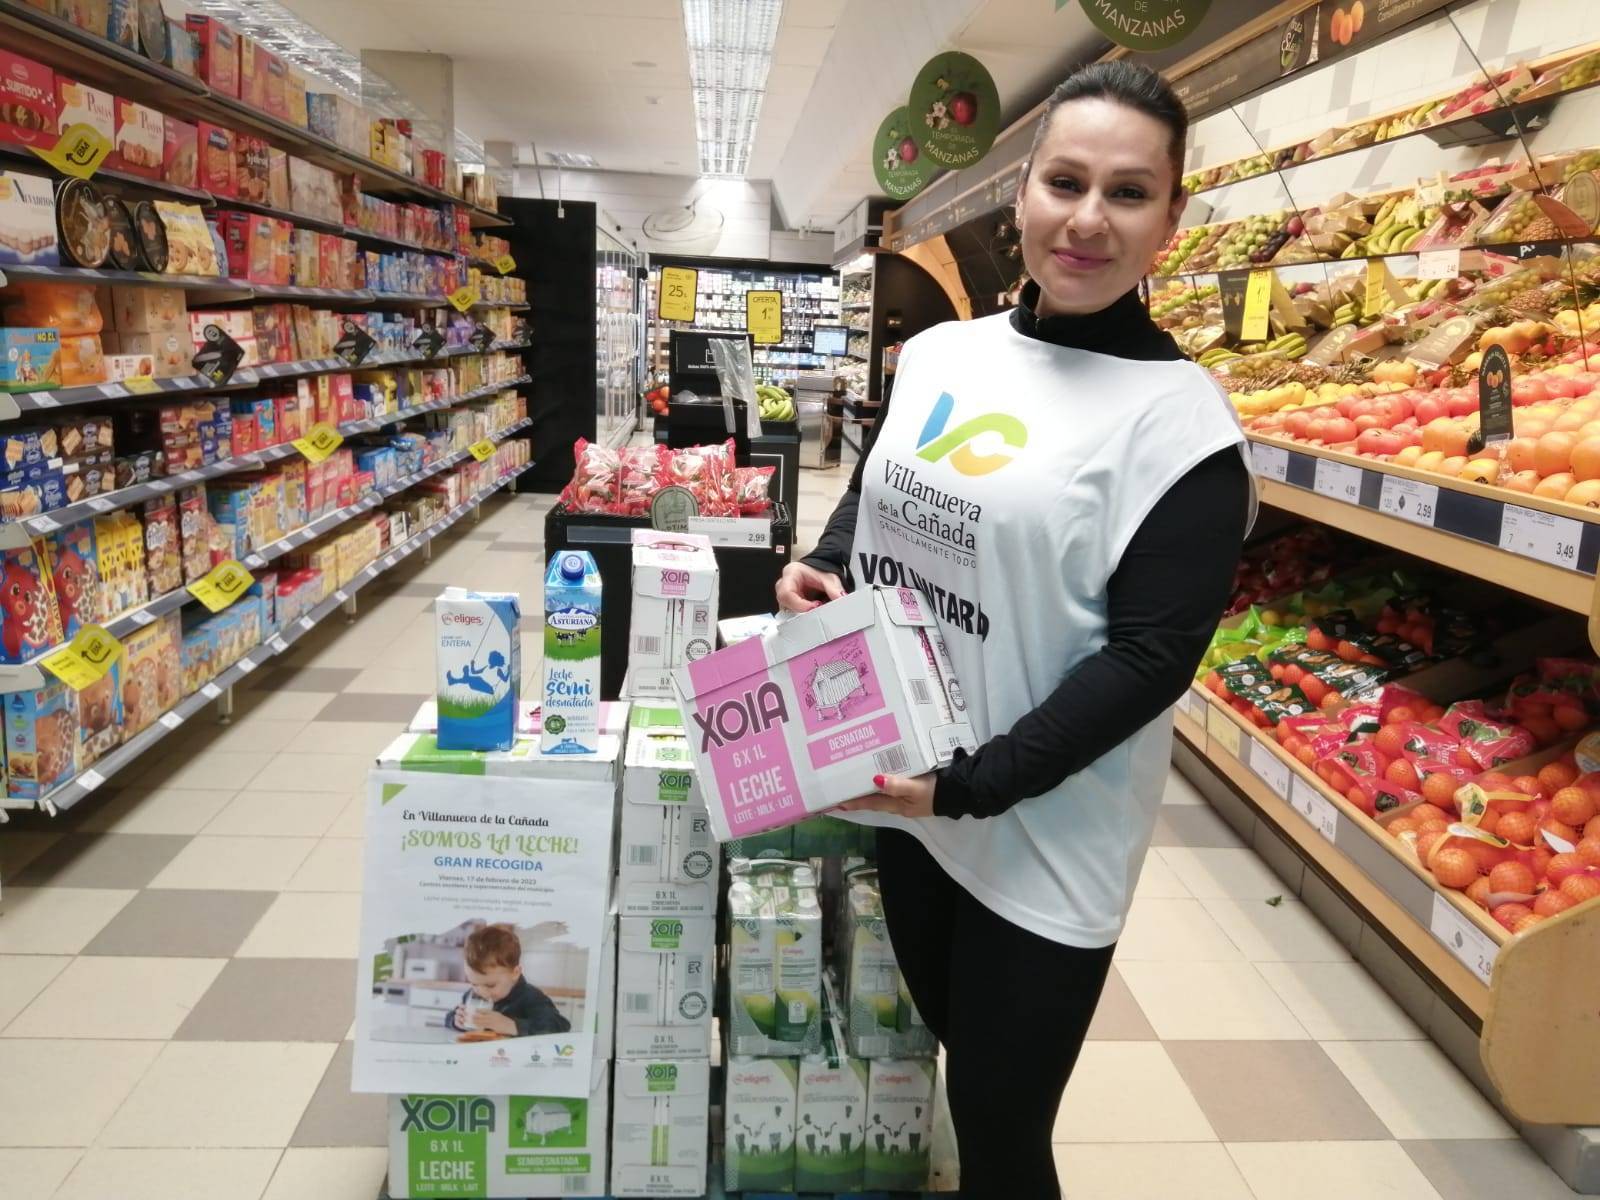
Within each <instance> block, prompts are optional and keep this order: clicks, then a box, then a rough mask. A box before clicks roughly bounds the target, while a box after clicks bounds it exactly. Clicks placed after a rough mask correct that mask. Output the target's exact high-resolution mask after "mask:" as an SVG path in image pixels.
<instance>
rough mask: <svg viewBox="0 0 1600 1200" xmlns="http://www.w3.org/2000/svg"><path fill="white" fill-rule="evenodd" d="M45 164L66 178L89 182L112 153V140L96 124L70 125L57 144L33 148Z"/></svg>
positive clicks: (31, 148) (30, 147)
mask: <svg viewBox="0 0 1600 1200" xmlns="http://www.w3.org/2000/svg"><path fill="white" fill-rule="evenodd" d="M28 149H30V150H32V151H33V152H34V153H35V154H37V155H38V156H39V157H40V158H42V159H44V160H45V162H47V163H49V164H50V165H51V166H52V167H54V168H55V169H56V170H58V171H60V172H61V173H62V174H63V175H74V176H76V177H77V178H79V179H87V178H89V176H91V175H93V174H94V173H95V172H96V171H98V170H99V169H100V164H101V163H103V162H105V160H106V155H108V154H110V153H111V140H110V139H109V138H108V137H106V135H105V134H103V133H101V132H100V131H99V130H98V129H96V128H95V127H94V126H93V125H84V124H81V123H80V124H77V125H69V126H68V127H67V131H66V132H65V133H63V134H62V135H61V136H60V137H59V138H58V139H56V144H55V145H54V146H52V147H50V149H48V150H42V149H40V148H39V147H38V146H29V147H28Z"/></svg>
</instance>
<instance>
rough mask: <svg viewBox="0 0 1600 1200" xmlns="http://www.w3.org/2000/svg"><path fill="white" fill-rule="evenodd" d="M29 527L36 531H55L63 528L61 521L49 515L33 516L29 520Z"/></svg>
mask: <svg viewBox="0 0 1600 1200" xmlns="http://www.w3.org/2000/svg"><path fill="white" fill-rule="evenodd" d="M28 528H29V529H31V530H33V532H34V533H54V532H55V531H56V530H58V529H60V528H61V523H60V522H59V521H55V520H52V519H51V518H49V517H31V518H29V520H28Z"/></svg>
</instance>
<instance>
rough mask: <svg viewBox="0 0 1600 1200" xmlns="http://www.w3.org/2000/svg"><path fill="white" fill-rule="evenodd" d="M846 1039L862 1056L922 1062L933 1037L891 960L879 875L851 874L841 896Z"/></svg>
mask: <svg viewBox="0 0 1600 1200" xmlns="http://www.w3.org/2000/svg"><path fill="white" fill-rule="evenodd" d="M844 937H845V939H847V940H846V941H845V946H844V953H845V964H846V965H845V973H844V974H845V980H844V986H845V1012H844V1020H845V1037H846V1040H847V1042H848V1045H849V1048H850V1053H851V1054H854V1055H856V1056H858V1057H860V1058H926V1057H930V1056H932V1055H934V1054H936V1053H937V1052H938V1043H937V1039H935V1038H934V1036H933V1031H932V1030H930V1029H929V1028H928V1027H927V1026H926V1025H925V1024H923V1022H922V1014H921V1013H919V1012H917V1006H916V1005H915V1004H913V1003H912V1002H911V994H910V992H909V991H908V990H907V988H906V984H905V980H904V979H903V978H901V975H900V967H899V964H897V963H896V962H895V957H894V948H893V947H892V946H891V945H890V944H889V928H888V926H887V924H886V923H885V922H884V918H883V893H882V892H881V891H880V890H879V887H878V872H877V871H874V870H861V871H855V872H854V873H852V874H851V875H850V877H849V881H848V884H847V888H846V891H845V895H844Z"/></svg>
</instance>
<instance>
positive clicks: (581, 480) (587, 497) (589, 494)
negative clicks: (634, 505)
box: [561, 438, 622, 513]
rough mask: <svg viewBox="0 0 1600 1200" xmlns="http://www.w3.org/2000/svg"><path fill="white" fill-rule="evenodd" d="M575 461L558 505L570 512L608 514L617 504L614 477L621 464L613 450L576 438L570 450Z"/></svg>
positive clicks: (616, 481)
mask: <svg viewBox="0 0 1600 1200" xmlns="http://www.w3.org/2000/svg"><path fill="white" fill-rule="evenodd" d="M572 456H573V458H574V459H575V460H576V464H577V465H576V469H575V470H574V471H573V475H572V481H571V482H570V483H568V484H567V486H566V487H565V488H563V489H562V492H561V503H562V504H564V505H566V507H567V508H569V509H571V510H572V511H573V512H587V513H598V512H611V511H613V508H614V506H615V505H616V504H617V501H618V495H619V490H618V476H619V475H620V473H621V467H622V463H621V460H620V459H619V458H618V456H617V452H616V451H615V450H611V449H608V448H607V447H605V446H600V445H596V444H595V443H592V442H590V441H589V440H588V439H587V438H579V439H578V440H577V441H576V442H574V443H573V446H572Z"/></svg>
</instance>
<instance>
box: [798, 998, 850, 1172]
mask: <svg viewBox="0 0 1600 1200" xmlns="http://www.w3.org/2000/svg"><path fill="white" fill-rule="evenodd" d="M828 995H829V997H830V1001H831V997H832V991H831V989H830V990H829V991H828ZM830 1008H831V1003H830ZM829 1016H830V1018H832V1019H830V1020H827V1021H824V1022H823V1024H822V1049H821V1051H820V1052H818V1053H817V1054H810V1055H807V1056H806V1057H805V1058H803V1059H801V1060H800V1071H799V1077H798V1080H797V1097H796V1106H795V1134H794V1160H795V1161H794V1175H795V1178H794V1188H795V1191H797V1192H825V1193H839V1192H855V1191H860V1190H861V1187H862V1181H863V1179H864V1178H865V1173H866V1145H865V1142H864V1140H863V1136H862V1135H863V1134H864V1133H865V1132H866V1127H867V1070H868V1065H867V1062H866V1060H865V1059H861V1058H854V1057H852V1056H850V1055H849V1054H847V1053H846V1052H845V1046H844V1039H843V1036H842V1030H840V1028H839V1023H838V1020H837V1016H838V1014H837V1012H830V1014H829Z"/></svg>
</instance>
